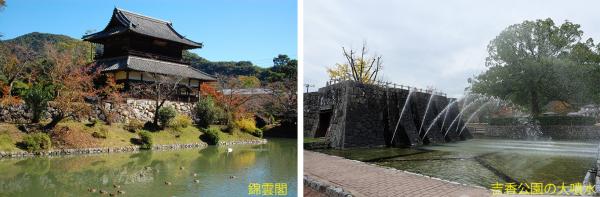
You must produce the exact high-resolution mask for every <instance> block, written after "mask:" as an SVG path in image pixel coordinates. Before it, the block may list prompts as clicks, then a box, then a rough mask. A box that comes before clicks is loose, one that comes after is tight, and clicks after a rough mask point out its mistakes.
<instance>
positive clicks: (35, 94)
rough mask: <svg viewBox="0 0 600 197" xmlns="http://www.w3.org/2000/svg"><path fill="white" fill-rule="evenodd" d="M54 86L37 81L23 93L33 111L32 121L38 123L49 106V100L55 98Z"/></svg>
mask: <svg viewBox="0 0 600 197" xmlns="http://www.w3.org/2000/svg"><path fill="white" fill-rule="evenodd" d="M53 93H54V86H52V85H46V84H43V83H37V84H35V85H33V86H32V87H31V88H29V89H27V90H25V91H24V93H23V100H25V104H26V105H27V107H28V108H29V110H30V111H31V114H32V117H31V122H33V123H38V122H40V118H41V117H42V113H44V112H45V111H46V110H47V108H48V101H51V100H52V99H53V98H54V95H53Z"/></svg>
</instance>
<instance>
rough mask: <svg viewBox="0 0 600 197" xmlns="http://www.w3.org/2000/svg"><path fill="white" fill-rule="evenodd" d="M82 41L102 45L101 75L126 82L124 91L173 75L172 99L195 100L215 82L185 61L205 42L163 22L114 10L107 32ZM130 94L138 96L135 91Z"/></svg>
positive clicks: (86, 36)
mask: <svg viewBox="0 0 600 197" xmlns="http://www.w3.org/2000/svg"><path fill="white" fill-rule="evenodd" d="M83 40H86V41H89V42H93V43H97V44H101V45H102V46H103V52H102V53H101V54H99V55H98V56H97V57H96V62H95V63H96V65H102V66H104V69H103V70H102V73H105V74H107V75H112V76H114V77H115V79H116V80H117V82H119V83H124V84H125V91H128V90H130V89H129V87H130V85H132V84H135V83H153V82H155V81H156V80H155V77H154V76H170V77H171V78H176V79H177V80H176V81H177V82H178V84H179V87H178V88H179V89H178V90H177V94H176V95H175V96H173V97H172V98H170V100H179V101H196V100H197V99H198V97H199V95H200V85H201V84H202V83H209V82H215V81H216V79H215V77H213V76H211V75H209V74H206V73H204V72H202V71H200V70H198V69H195V68H193V67H191V66H190V65H189V63H186V62H184V61H183V59H182V52H183V51H184V50H189V49H195V48H202V43H198V42H194V41H192V40H189V39H187V38H185V37H184V36H182V35H181V34H179V33H177V32H176V31H175V29H173V25H172V24H171V23H170V22H167V21H164V20H160V19H155V18H151V17H148V16H144V15H140V14H137V13H133V12H129V11H125V10H122V9H117V8H115V9H114V11H113V15H112V17H111V19H110V21H109V23H108V25H107V26H106V27H105V28H104V30H102V31H100V32H96V33H93V34H89V35H85V36H83ZM173 83H175V81H173ZM130 93H131V94H129V95H131V96H132V97H136V93H135V92H130Z"/></svg>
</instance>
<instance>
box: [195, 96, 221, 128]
mask: <svg viewBox="0 0 600 197" xmlns="http://www.w3.org/2000/svg"><path fill="white" fill-rule="evenodd" d="M195 112H196V124H198V126H200V127H202V128H208V126H209V125H211V124H213V123H214V122H215V121H217V120H218V119H219V118H220V117H221V116H222V114H223V110H222V109H221V108H219V107H218V106H217V105H216V104H215V101H214V99H213V98H212V97H211V96H204V97H202V98H200V100H199V101H198V103H197V104H196V108H195Z"/></svg>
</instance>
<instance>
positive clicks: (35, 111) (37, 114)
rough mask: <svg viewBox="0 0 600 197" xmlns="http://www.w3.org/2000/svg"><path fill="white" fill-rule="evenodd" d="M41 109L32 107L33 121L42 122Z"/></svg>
mask: <svg viewBox="0 0 600 197" xmlns="http://www.w3.org/2000/svg"><path fill="white" fill-rule="evenodd" d="M39 111H40V109H39V108H38V107H33V109H31V115H32V116H33V117H32V118H31V123H40V115H41V113H40V112H39Z"/></svg>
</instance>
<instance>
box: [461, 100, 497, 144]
mask: <svg viewBox="0 0 600 197" xmlns="http://www.w3.org/2000/svg"><path fill="white" fill-rule="evenodd" d="M489 104H490V102H489V101H488V102H485V103H484V104H483V105H481V106H479V108H477V110H475V111H474V112H473V114H471V116H469V118H468V119H467V121H466V122H465V125H464V126H463V127H462V129H460V132H459V133H458V135H459V136H460V134H462V132H463V130H465V128H466V127H467V123H469V121H471V119H473V118H474V117H475V115H477V113H479V111H481V110H482V109H483V108H484V107H486V106H487V105H489Z"/></svg>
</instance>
